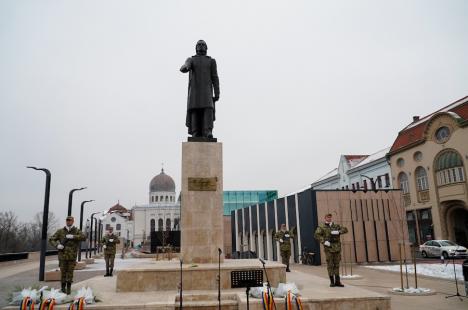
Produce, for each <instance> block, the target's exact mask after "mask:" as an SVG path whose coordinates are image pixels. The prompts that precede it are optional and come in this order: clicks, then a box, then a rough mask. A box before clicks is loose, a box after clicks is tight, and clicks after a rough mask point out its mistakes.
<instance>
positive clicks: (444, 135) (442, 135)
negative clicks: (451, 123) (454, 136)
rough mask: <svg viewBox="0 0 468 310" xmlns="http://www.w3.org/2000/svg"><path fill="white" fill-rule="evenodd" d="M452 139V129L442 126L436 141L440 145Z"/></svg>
mask: <svg viewBox="0 0 468 310" xmlns="http://www.w3.org/2000/svg"><path fill="white" fill-rule="evenodd" d="M449 137H450V129H449V128H448V127H447V126H442V127H440V128H439V129H437V130H436V132H435V138H436V141H437V142H439V143H444V142H446V141H447V140H448V139H449Z"/></svg>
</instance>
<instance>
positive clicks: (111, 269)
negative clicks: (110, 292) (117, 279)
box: [109, 267, 114, 277]
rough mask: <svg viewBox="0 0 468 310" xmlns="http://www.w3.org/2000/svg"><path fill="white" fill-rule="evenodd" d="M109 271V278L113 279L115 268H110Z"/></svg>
mask: <svg viewBox="0 0 468 310" xmlns="http://www.w3.org/2000/svg"><path fill="white" fill-rule="evenodd" d="M109 270H110V271H109V276H110V277H113V275H112V272H114V268H113V267H112V268H110V269H109Z"/></svg>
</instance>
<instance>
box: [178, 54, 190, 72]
mask: <svg viewBox="0 0 468 310" xmlns="http://www.w3.org/2000/svg"><path fill="white" fill-rule="evenodd" d="M191 69H192V58H191V57H189V58H187V60H186V61H185V63H184V64H183V65H182V67H180V72H182V73H187V72H189V71H190V70H191Z"/></svg>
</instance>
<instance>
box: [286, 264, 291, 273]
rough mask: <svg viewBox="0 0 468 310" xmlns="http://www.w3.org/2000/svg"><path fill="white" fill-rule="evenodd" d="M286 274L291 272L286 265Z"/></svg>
mask: <svg viewBox="0 0 468 310" xmlns="http://www.w3.org/2000/svg"><path fill="white" fill-rule="evenodd" d="M286 272H291V270H290V269H289V264H287V265H286Z"/></svg>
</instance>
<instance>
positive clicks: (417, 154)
mask: <svg viewBox="0 0 468 310" xmlns="http://www.w3.org/2000/svg"><path fill="white" fill-rule="evenodd" d="M413 158H414V160H415V161H421V160H422V153H421V152H420V151H417V152H415V153H414V155H413Z"/></svg>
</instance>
